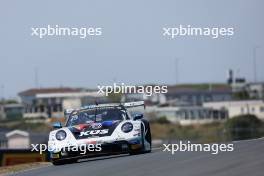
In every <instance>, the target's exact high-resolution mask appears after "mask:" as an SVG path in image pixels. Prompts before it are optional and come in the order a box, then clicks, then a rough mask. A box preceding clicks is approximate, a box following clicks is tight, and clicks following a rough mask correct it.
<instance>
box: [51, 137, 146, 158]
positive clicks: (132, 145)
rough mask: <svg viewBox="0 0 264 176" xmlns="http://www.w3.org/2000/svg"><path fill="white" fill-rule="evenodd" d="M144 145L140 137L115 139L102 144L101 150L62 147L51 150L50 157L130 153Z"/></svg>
mask: <svg viewBox="0 0 264 176" xmlns="http://www.w3.org/2000/svg"><path fill="white" fill-rule="evenodd" d="M141 146H142V144H141V140H140V138H135V139H132V140H129V141H125V140H123V141H114V142H111V143H103V144H100V147H101V150H100V151H90V150H87V148H86V150H84V148H83V147H77V150H76V147H75V149H74V150H73V147H72V146H71V147H65V148H62V149H61V151H58V152H50V158H52V159H63V158H72V157H86V156H98V155H106V154H121V153H128V152H129V151H131V150H138V149H140V148H141Z"/></svg>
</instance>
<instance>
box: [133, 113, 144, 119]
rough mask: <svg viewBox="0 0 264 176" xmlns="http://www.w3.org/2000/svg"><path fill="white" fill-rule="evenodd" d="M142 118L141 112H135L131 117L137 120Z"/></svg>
mask: <svg viewBox="0 0 264 176" xmlns="http://www.w3.org/2000/svg"><path fill="white" fill-rule="evenodd" d="M142 118H143V114H136V115H135V116H134V117H133V119H134V120H139V119H142Z"/></svg>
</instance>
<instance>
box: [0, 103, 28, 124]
mask: <svg viewBox="0 0 264 176" xmlns="http://www.w3.org/2000/svg"><path fill="white" fill-rule="evenodd" d="M23 113H24V107H23V105H22V104H19V103H10V104H0V119H1V120H3V119H8V120H14V119H20V118H22V116H23Z"/></svg>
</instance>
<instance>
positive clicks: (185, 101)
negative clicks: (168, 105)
mask: <svg viewBox="0 0 264 176" xmlns="http://www.w3.org/2000/svg"><path fill="white" fill-rule="evenodd" d="M165 96H166V101H167V102H173V105H174V106H181V105H182V106H200V105H202V104H203V103H204V102H212V101H213V102H217V101H229V100H231V99H232V89H231V87H229V86H226V85H223V86H217V87H215V86H212V85H210V84H209V85H208V88H200V87H195V86H182V87H181V86H169V87H168V93H167V94H165Z"/></svg>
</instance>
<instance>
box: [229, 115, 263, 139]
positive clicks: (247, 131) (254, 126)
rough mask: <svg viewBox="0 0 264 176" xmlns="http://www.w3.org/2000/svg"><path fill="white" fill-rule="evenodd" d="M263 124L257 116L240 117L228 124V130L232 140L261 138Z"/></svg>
mask: <svg viewBox="0 0 264 176" xmlns="http://www.w3.org/2000/svg"><path fill="white" fill-rule="evenodd" d="M262 127H263V122H262V121H261V120H259V119H258V118H257V117H256V116H255V115H251V114H247V115H239V116H236V117H233V118H231V119H229V120H228V121H227V122H226V129H227V132H228V134H229V136H230V138H231V140H243V139H250V138H257V137H261V135H262V131H261V129H262Z"/></svg>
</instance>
